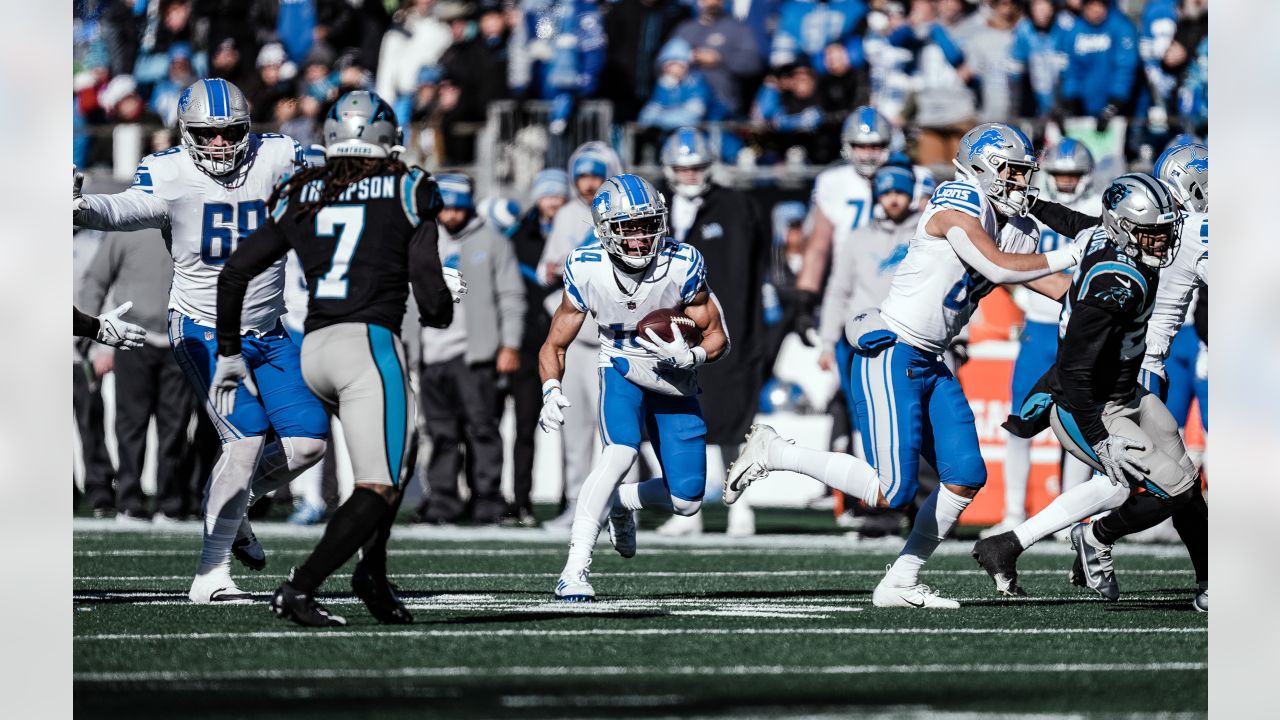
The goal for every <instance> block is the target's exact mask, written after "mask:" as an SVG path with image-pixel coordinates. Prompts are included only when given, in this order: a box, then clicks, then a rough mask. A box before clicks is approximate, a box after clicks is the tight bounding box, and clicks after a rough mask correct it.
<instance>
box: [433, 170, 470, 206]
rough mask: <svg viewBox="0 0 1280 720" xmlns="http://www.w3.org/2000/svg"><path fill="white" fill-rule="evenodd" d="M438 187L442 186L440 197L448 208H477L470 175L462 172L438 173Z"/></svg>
mask: <svg viewBox="0 0 1280 720" xmlns="http://www.w3.org/2000/svg"><path fill="white" fill-rule="evenodd" d="M436 187H438V188H440V199H442V200H444V206H445V207H446V208H459V209H462V210H474V209H475V207H476V201H475V190H474V187H473V184H472V181H471V178H470V177H468V176H466V175H463V174H462V173H445V174H443V175H437V176H436Z"/></svg>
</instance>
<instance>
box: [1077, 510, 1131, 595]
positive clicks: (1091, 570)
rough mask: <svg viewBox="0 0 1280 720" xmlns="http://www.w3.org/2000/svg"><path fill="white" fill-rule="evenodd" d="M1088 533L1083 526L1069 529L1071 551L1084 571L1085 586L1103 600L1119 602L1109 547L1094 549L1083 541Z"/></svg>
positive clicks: (1118, 590)
mask: <svg viewBox="0 0 1280 720" xmlns="http://www.w3.org/2000/svg"><path fill="white" fill-rule="evenodd" d="M1088 532H1089V526H1088V525H1084V524H1080V525H1077V526H1075V527H1073V528H1071V549H1072V550H1075V551H1076V558H1077V559H1078V560H1079V561H1080V567H1081V568H1082V569H1083V571H1084V582H1085V586H1086V587H1089V588H1092V589H1093V590H1096V591H1097V593H1098V594H1099V595H1101V596H1102V599H1104V600H1108V601H1114V600H1119V599H1120V583H1118V582H1116V571H1115V567H1114V566H1113V565H1112V564H1111V546H1110V545H1108V546H1106V547H1103V548H1097V547H1094V546H1093V545H1092V544H1091V543H1090V542H1089V541H1088V540H1087V539H1085V533H1088Z"/></svg>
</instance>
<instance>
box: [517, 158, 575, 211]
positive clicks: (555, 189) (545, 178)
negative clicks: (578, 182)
mask: <svg viewBox="0 0 1280 720" xmlns="http://www.w3.org/2000/svg"><path fill="white" fill-rule="evenodd" d="M579 159H581V158H579ZM530 195H531V196H532V197H531V198H530V200H531V201H532V202H538V201H539V200H541V199H542V198H544V197H564V198H567V197H569V173H567V172H565V171H563V170H561V169H559V168H547V169H546V170H543V171H542V172H540V173H538V174H537V175H535V176H533V189H532V190H531V192H530Z"/></svg>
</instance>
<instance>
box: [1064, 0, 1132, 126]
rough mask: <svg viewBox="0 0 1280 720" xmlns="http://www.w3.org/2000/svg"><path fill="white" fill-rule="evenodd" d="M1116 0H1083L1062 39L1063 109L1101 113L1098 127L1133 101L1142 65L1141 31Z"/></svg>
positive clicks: (1071, 112) (1075, 111)
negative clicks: (1136, 81)
mask: <svg viewBox="0 0 1280 720" xmlns="http://www.w3.org/2000/svg"><path fill="white" fill-rule="evenodd" d="M1113 3H1114V0H1084V2H1083V3H1082V4H1081V6H1080V17H1079V18H1077V20H1076V22H1075V23H1074V24H1073V26H1072V27H1071V29H1070V30H1067V31H1066V32H1065V33H1064V35H1063V44H1062V49H1063V52H1065V53H1066V57H1067V65H1066V68H1065V69H1064V70H1063V73H1062V92H1061V97H1062V109H1063V110H1064V111H1065V112H1067V113H1068V114H1072V115H1088V116H1092V117H1096V118H1097V119H1098V129H1099V131H1101V130H1105V129H1106V126H1107V124H1109V123H1110V122H1111V119H1112V118H1113V117H1115V116H1116V115H1118V114H1120V112H1121V111H1122V110H1123V109H1125V108H1127V107H1128V106H1129V101H1130V98H1131V96H1132V94H1133V86H1134V80H1135V79H1136V78H1137V71H1138V31H1137V29H1136V28H1134V26H1133V23H1131V22H1129V18H1127V17H1125V16H1124V13H1122V12H1120V11H1119V10H1118V9H1116V8H1114V7H1112V5H1113Z"/></svg>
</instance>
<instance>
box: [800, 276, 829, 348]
mask: <svg viewBox="0 0 1280 720" xmlns="http://www.w3.org/2000/svg"><path fill="white" fill-rule="evenodd" d="M796 301H797V303H798V305H799V308H798V309H797V311H796V322H795V327H794V328H793V330H795V333H796V334H797V335H799V336H800V342H802V343H804V344H805V345H808V346H809V347H815V345H816V343H815V342H814V340H813V339H812V338H810V335H811V334H812V335H815V336H816V335H817V333H818V318H817V314H818V305H819V303H821V302H822V298H820V297H818V293H816V292H812V291H809V290H797V291H796ZM810 331H812V332H810Z"/></svg>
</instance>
